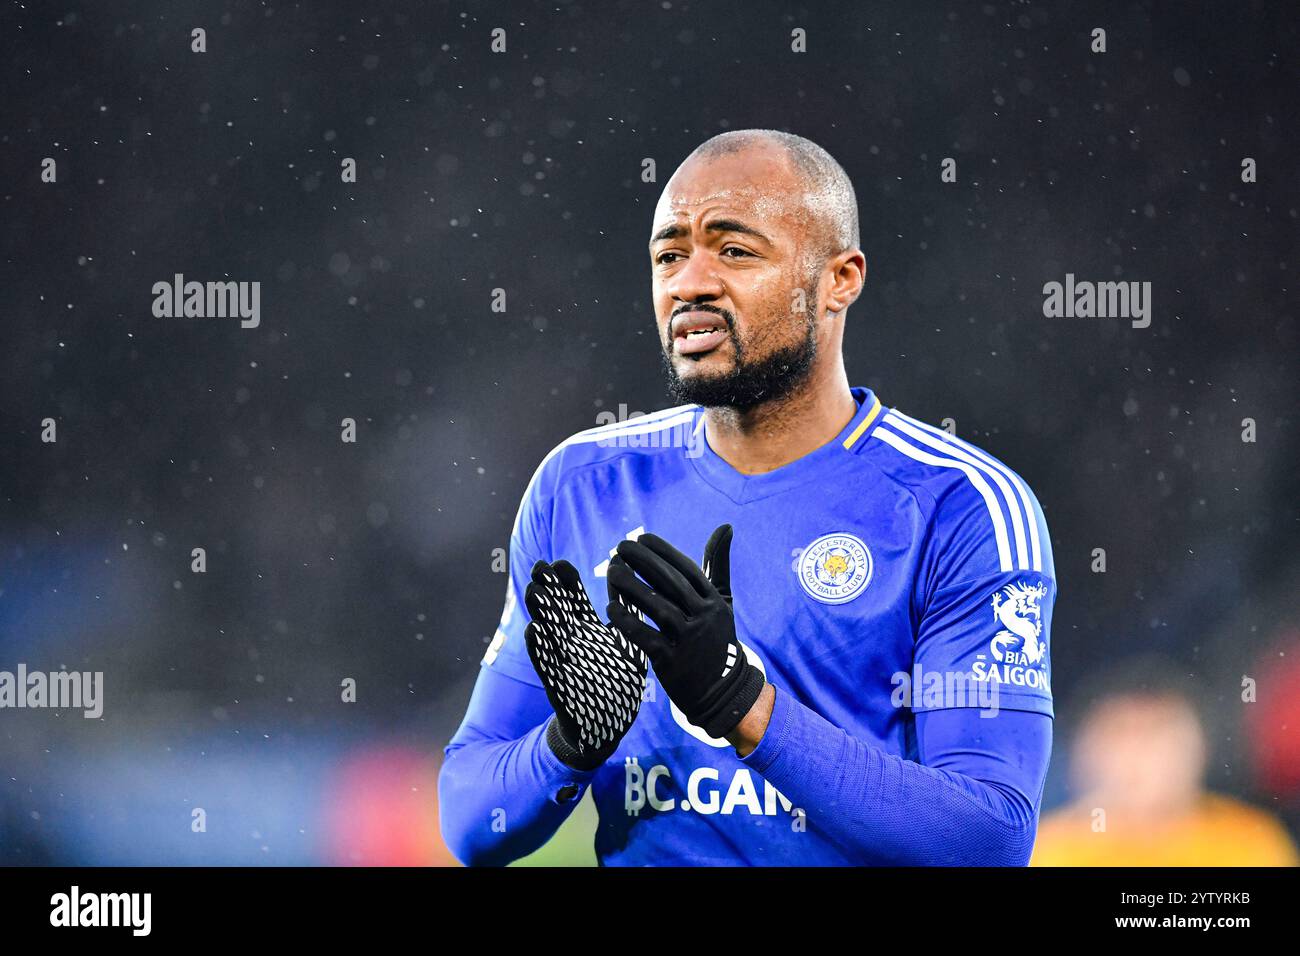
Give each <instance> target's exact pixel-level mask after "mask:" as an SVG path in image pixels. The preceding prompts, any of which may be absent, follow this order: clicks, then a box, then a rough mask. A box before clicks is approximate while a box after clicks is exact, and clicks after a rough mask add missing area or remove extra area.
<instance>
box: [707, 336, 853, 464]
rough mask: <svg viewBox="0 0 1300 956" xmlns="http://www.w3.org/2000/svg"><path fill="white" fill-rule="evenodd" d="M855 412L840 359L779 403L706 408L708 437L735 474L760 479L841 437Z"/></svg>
mask: <svg viewBox="0 0 1300 956" xmlns="http://www.w3.org/2000/svg"><path fill="white" fill-rule="evenodd" d="M856 412H857V404H856V403H855V402H854V400H853V393H852V392H851V391H849V380H848V376H847V375H846V374H845V372H844V363H843V361H842V360H841V361H839V362H837V363H835V365H833V366H831V367H828V368H826V369H824V370H822V371H821V372H820V373H819V371H818V370H817V369H814V371H813V374H812V375H811V376H810V377H809V379H808V381H807V382H805V383H804V385H802V386H801V387H799V388H798V389H796V390H795V391H794V392H793V393H791V394H790V395H788V396H786V397H785V398H783V399H781V400H779V401H775V402H764V403H763V404H761V405H755V406H754V407H753V408H750V409H747V410H745V411H740V410H738V409H735V408H726V407H718V408H708V409H705V412H704V425H705V436H706V437H707V438H708V442H709V447H710V448H712V449H713V450H714V452H716V453H717V455H718V457H719V458H721V459H722V460H723V461H725V462H726V463H727V464H729V465H730V466H731V467H732V468H734V469H736V471H738V472H740V473H741V474H742V475H761V474H763V473H765V472H769V471H775V470H776V469H777V468H780V467H781V466H782V465H788V464H789V463H790V462H792V461H796V460H798V459H800V458H802V457H803V456H804V455H807V454H808V453H809V452H813V451H816V450H817V449H818V448H820V447H822V445H825V444H826V443H827V442H828V441H830V440H831V439H832V438H834V437H835V436H836V435H838V434H839V433H840V432H842V431H843V430H844V426H845V425H847V424H848V423H849V422H851V421H852V420H853V416H854V414H855V413H856Z"/></svg>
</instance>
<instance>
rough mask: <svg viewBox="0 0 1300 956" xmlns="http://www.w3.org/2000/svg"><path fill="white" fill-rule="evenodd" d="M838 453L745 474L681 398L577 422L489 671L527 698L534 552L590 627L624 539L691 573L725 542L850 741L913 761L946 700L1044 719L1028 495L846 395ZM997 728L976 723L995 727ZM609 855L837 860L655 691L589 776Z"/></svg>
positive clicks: (620, 858)
mask: <svg viewBox="0 0 1300 956" xmlns="http://www.w3.org/2000/svg"><path fill="white" fill-rule="evenodd" d="M853 396H854V399H855V400H856V401H857V403H858V407H857V412H856V414H855V415H854V417H853V420H852V421H850V422H849V423H848V424H847V425H846V426H845V427H844V429H843V431H842V432H841V433H840V434H839V435H837V436H836V437H835V438H834V439H833V440H832V441H830V442H828V443H827V444H825V445H823V446H822V447H820V448H818V449H817V450H815V451H813V452H811V453H809V454H807V455H805V456H804V457H802V458H800V459H798V460H796V461H793V462H791V463H789V464H787V465H784V466H783V467H781V468H778V469H776V470H775V471H771V472H767V473H765V474H759V475H744V474H741V473H740V472H738V471H736V470H735V469H734V468H732V467H731V465H729V464H728V463H727V462H726V461H724V460H723V459H722V458H720V457H719V456H718V455H717V454H716V453H715V452H714V451H713V450H712V449H711V448H710V447H709V444H708V440H707V435H706V429H705V424H704V410H703V409H702V408H701V407H700V406H697V405H684V406H680V407H676V408H670V409H666V410H663V411H659V412H655V413H653V414H650V415H646V416H642V417H638V418H633V419H631V420H629V421H626V422H619V423H614V424H610V425H604V426H600V427H596V428H591V429H587V430H586V431H582V432H579V433H578V434H576V435H574V436H572V437H571V438H569V439H567V440H566V441H564V442H562V443H561V444H559V445H558V446H557V447H556V448H555V449H554V450H553V451H552V452H551V453H550V454H549V455H547V457H546V458H545V459H544V460H543V462H542V464H541V465H540V466H539V467H538V469H537V471H536V473H535V474H534V475H533V478H532V480H531V482H530V483H529V485H528V489H527V491H526V492H525V494H524V498H523V501H522V502H521V504H520V508H519V512H518V515H517V517H516V520H515V524H514V529H513V532H512V535H511V541H510V584H509V588H508V592H507V597H506V604H505V609H504V612H503V614H502V618H501V623H500V627H499V628H498V630H497V632H496V635H495V637H494V639H493V641H492V643H491V645H490V646H489V648H488V651H487V653H486V655H485V657H484V660H483V665H484V666H485V667H491V668H494V669H496V670H498V671H500V672H503V673H505V674H507V675H509V676H510V677H514V678H516V679H518V680H521V681H526V682H528V683H529V684H532V685H534V686H540V681H539V680H538V678H537V675H536V674H535V673H534V671H533V667H532V664H531V662H530V661H529V659H528V653H527V649H526V648H525V646H524V638H523V630H524V626H525V625H526V624H527V615H528V612H527V610H526V609H525V607H524V606H523V602H522V600H521V598H522V595H523V592H524V589H525V587H526V586H527V584H528V580H529V573H530V570H531V568H532V566H533V564H534V563H535V562H536V561H537V560H539V559H540V560H547V561H555V560H559V559H560V558H564V559H566V560H568V561H570V562H571V563H572V564H573V565H574V566H575V567H576V568H577V569H578V571H579V572H580V574H581V575H582V578H583V581H584V584H585V585H586V587H587V590H588V594H589V596H590V598H591V601H592V604H593V605H594V606H595V607H596V609H597V610H598V612H600V613H601V614H602V616H603V613H604V609H605V606H606V604H607V603H608V595H607V592H606V584H605V572H606V569H607V567H608V563H609V559H610V557H611V556H612V555H613V554H614V548H615V546H616V545H617V544H618V542H619V541H621V540H622V539H624V538H629V537H631V538H635V537H636V536H637V535H639V534H642V533H644V532H653V533H654V534H657V535H659V536H661V537H662V538H664V539H666V540H667V541H669V542H671V543H672V544H673V545H674V546H676V547H677V548H679V549H680V550H681V551H683V552H684V553H686V554H688V555H690V556H691V557H693V558H694V559H695V560H696V561H697V562H698V561H700V560H701V559H702V557H703V551H704V545H705V542H706V541H707V540H708V538H709V535H710V534H711V533H712V532H713V530H714V529H715V528H716V527H717V526H718V525H720V524H724V523H730V524H731V525H732V526H733V528H734V529H735V534H734V539H733V543H732V548H731V584H732V594H733V595H734V612H735V620H736V633H737V637H738V638H739V639H740V641H741V642H742V643H743V645H744V648H745V651H746V653H747V655H748V656H749V658H750V660H751V661H753V663H755V665H756V666H758V667H759V668H760V669H762V671H763V673H764V674H765V675H766V677H767V680H768V681H769V682H771V683H772V684H773V685H775V686H776V687H777V688H778V689H779V691H781V692H784V693H788V694H789V695H791V696H792V697H793V698H794V699H796V700H798V701H799V702H800V703H802V704H804V705H805V706H807V707H809V708H811V709H812V710H814V711H816V712H817V713H818V714H820V715H821V716H822V717H824V718H826V720H828V721H830V722H831V723H832V724H834V725H835V726H837V727H839V728H841V729H842V730H844V731H845V732H847V733H848V734H850V735H851V736H853V737H856V738H859V739H861V740H863V741H866V742H867V743H869V744H872V745H874V746H876V747H879V748H881V749H883V750H884V751H886V752H888V753H890V754H894V755H897V756H900V757H903V758H905V759H915V758H916V737H915V726H914V724H915V716H914V715H915V714H916V713H917V712H919V711H922V710H927V709H937V708H944V707H960V706H968V707H981V708H989V707H994V708H1002V709H1007V710H1023V711H1034V712H1037V713H1041V714H1045V715H1047V716H1049V717H1050V716H1052V713H1053V712H1052V691H1051V681H1050V671H1051V667H1050V665H1051V660H1050V642H1049V635H1050V631H1051V614H1052V605H1053V601H1054V600H1055V588H1056V586H1055V575H1054V570H1053V564H1052V549H1051V544H1050V541H1049V538H1048V532H1047V525H1046V523H1045V521H1044V518H1043V514H1042V511H1041V509H1040V507H1039V505H1038V502H1037V500H1036V499H1035V498H1034V496H1033V494H1032V492H1031V491H1030V489H1029V488H1028V486H1027V485H1026V484H1025V482H1024V481H1023V480H1022V479H1021V478H1020V477H1019V476H1018V475H1016V474H1015V473H1014V472H1013V471H1011V470H1010V469H1009V468H1007V467H1006V466H1005V465H1003V464H1002V463H1001V462H999V461H997V460H996V459H994V458H993V457H992V456H990V455H988V454H987V453H985V452H984V451H981V450H980V449H979V448H977V447H975V446H973V445H971V444H969V443H967V442H964V441H961V440H960V439H957V438H955V437H954V436H952V435H950V434H948V433H947V432H945V431H943V430H941V429H937V428H934V427H933V426H930V425H926V424H924V423H922V422H919V421H917V420H915V419H912V418H910V417H908V416H907V415H904V414H903V413H901V412H899V411H898V410H896V409H889V408H885V407H884V406H882V404H881V402H880V400H879V399H878V398H877V397H876V396H875V395H874V394H873V393H872V392H871V391H870V390H869V389H866V388H854V389H853ZM994 729H995V728H991V731H992V730H994ZM591 787H592V792H593V797H594V799H595V803H596V806H597V808H598V810H599V813H600V824H599V828H598V832H597V838H596V851H597V855H598V857H599V858H600V860H601V861H602V862H603V863H618V864H622V865H638V864H665V863H674V862H680V863H691V864H709V863H713V862H716V863H719V864H723V863H729V864H734V863H736V862H738V860H739V861H745V860H751V861H754V862H763V863H773V862H782V861H788V862H798V863H827V864H837V863H845V862H849V861H848V860H847V859H846V857H845V856H844V854H843V853H842V852H841V851H840V849H838V848H837V847H836V846H835V845H834V844H833V843H831V842H830V841H822V842H821V843H818V842H817V841H818V840H819V839H820V838H819V837H817V836H816V835H815V834H811V833H807V832H801V830H802V828H800V827H798V826H797V825H796V826H792V825H791V818H792V817H794V818H796V819H797V817H798V814H799V813H800V809H799V808H798V807H796V806H792V805H791V802H790V801H789V800H788V799H786V798H785V796H784V795H783V794H781V793H780V792H779V791H777V790H775V789H774V788H773V787H772V786H771V785H770V784H768V783H767V782H766V781H764V780H763V779H762V778H761V777H759V776H758V775H757V774H755V773H754V772H753V771H752V770H751V768H750V767H748V766H746V765H745V763H744V762H742V761H741V760H740V759H739V758H738V757H737V756H736V754H735V751H734V749H733V748H732V747H731V745H730V744H728V743H727V742H726V741H724V740H715V739H711V738H709V737H708V736H707V735H706V734H705V733H704V732H703V731H702V730H700V729H699V728H697V727H694V726H692V725H691V724H690V723H689V722H688V721H687V720H686V719H685V717H684V716H683V715H682V713H681V712H680V711H679V710H678V709H677V708H676V707H675V706H674V705H673V704H672V702H671V701H670V700H669V699H668V697H667V695H666V694H665V693H664V692H663V688H662V687H661V686H659V685H658V682H657V681H656V680H655V678H654V672H653V669H652V670H651V672H650V675H649V680H648V683H647V689H646V694H645V698H644V701H643V703H642V706H641V711H640V714H639V716H638V717H637V720H636V723H635V724H634V725H633V726H632V729H631V730H630V731H629V732H628V734H627V735H626V737H624V739H623V741H622V743H621V745H620V747H619V749H618V751H617V753H616V754H615V755H614V756H613V757H612V758H611V759H610V760H609V761H608V762H607V763H606V764H605V765H604V766H603V767H602V768H601V769H600V770H599V771H598V772H597V773H596V775H595V777H594V779H593V780H592V783H591Z"/></svg>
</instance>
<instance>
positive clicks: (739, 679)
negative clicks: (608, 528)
mask: <svg viewBox="0 0 1300 956" xmlns="http://www.w3.org/2000/svg"><path fill="white" fill-rule="evenodd" d="M617 550H618V554H617V556H616V557H614V558H611V559H610V562H609V572H608V577H607V578H606V581H607V582H608V585H609V597H610V603H609V607H608V608H606V614H608V615H609V622H610V624H611V625H613V626H614V627H617V628H618V629H619V630H620V631H622V632H623V633H624V634H626V635H627V636H628V638H629V639H631V640H632V642H633V643H635V644H636V645H637V646H638V647H640V648H641V649H642V650H643V651H645V653H646V656H647V657H649V658H650V663H651V664H653V665H654V669H655V674H656V675H657V676H658V678H659V681H660V683H662V684H663V685H664V690H665V691H667V692H668V696H669V697H670V698H672V701H673V703H674V704H676V705H677V706H678V708H680V710H681V712H682V713H683V714H685V715H686V719H687V720H689V721H690V722H691V723H692V724H694V725H695V726H697V727H700V728H702V729H703V730H704V732H705V733H706V734H708V735H709V736H710V737H723V736H725V735H726V734H728V733H730V732H731V731H732V730H734V729H735V727H736V725H737V724H739V723H740V721H741V720H742V719H743V718H744V716H745V715H746V714H747V713H749V709H750V708H751V707H753V706H754V702H755V701H756V700H758V695H759V692H760V691H762V689H763V684H764V683H765V681H764V680H763V674H762V672H761V671H760V670H759V669H758V668H757V667H755V666H754V665H753V664H751V663H749V661H748V660H746V659H745V653H744V651H743V650H742V649H741V646H740V642H739V641H738V640H736V623H735V618H734V617H733V616H732V612H731V525H729V524H724V525H722V527H720V528H718V529H717V530H716V531H714V532H713V535H712V537H710V538H709V543H708V544H707V545H706V546H705V548H704V570H703V571H701V570H700V569H699V568H698V567H696V566H695V562H694V561H692V560H691V559H690V558H688V557H687V556H686V555H684V554H682V553H681V552H680V551H678V550H677V549H676V548H674V547H673V546H672V545H671V544H669V543H668V542H667V541H665V540H664V539H663V538H661V537H659V536H658V535H654V534H643V535H641V537H639V538H637V539H636V540H635V541H621V542H619V545H618V549H617ZM633 572H636V573H635V574H634V573H633ZM637 574H639V575H641V577H642V578H644V579H645V581H644V582H643V581H641V580H640V579H639V578H638V577H637ZM647 582H648V584H649V586H647ZM624 603H626V604H630V605H632V606H633V607H635V608H639V609H640V610H641V611H643V612H644V613H645V614H646V616H647V617H649V618H650V620H652V621H653V622H654V623H655V625H656V626H657V627H658V628H659V630H657V631H656V630H655V629H654V628H652V627H650V626H648V625H647V624H645V623H643V622H642V621H641V620H640V619H639V618H638V617H637V616H636V615H635V614H634V613H633V612H632V611H630V610H629V609H628V608H627V607H625V606H624Z"/></svg>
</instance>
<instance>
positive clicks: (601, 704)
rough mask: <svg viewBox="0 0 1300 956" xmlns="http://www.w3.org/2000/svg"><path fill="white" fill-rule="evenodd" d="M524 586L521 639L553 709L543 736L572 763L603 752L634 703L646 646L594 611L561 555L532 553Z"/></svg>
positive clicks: (589, 762) (630, 717) (619, 734)
mask: <svg viewBox="0 0 1300 956" xmlns="http://www.w3.org/2000/svg"><path fill="white" fill-rule="evenodd" d="M531 576H532V581H531V583H529V585H528V588H527V590H525V592H524V605H525V606H526V607H527V608H528V613H529V615H530V616H531V618H532V620H531V621H529V623H528V626H527V627H526V628H525V629H524V643H525V644H526V645H527V647H528V656H529V658H530V659H531V660H532V662H533V668H534V669H535V670H536V671H537V675H538V677H540V678H541V680H542V687H543V688H544V689H545V691H546V697H547V699H548V700H549V701H550V702H551V707H552V708H553V709H554V710H555V717H554V718H552V720H551V722H550V724H549V725H548V726H547V728H546V742H547V744H549V745H550V748H551V750H552V751H553V752H554V753H555V755H556V756H557V757H559V758H560V760H562V761H563V762H564V763H565V764H567V765H568V766H570V767H573V768H574V769H575V770H594V769H595V768H596V767H599V766H600V765H601V764H602V763H604V762H605V761H606V760H608V759H609V757H610V756H611V755H612V754H613V753H614V750H615V749H616V748H617V747H618V742H619V741H620V740H622V739H623V735H624V734H626V733H627V731H628V728H630V727H631V726H632V722H633V721H634V720H636V715H637V711H638V710H639V708H640V707H641V695H642V693H644V691H645V675H646V659H645V654H643V653H642V652H641V650H640V649H639V648H638V647H636V645H634V644H632V643H631V642H630V641H628V639H627V638H626V637H624V636H623V635H622V634H620V633H619V632H618V631H617V630H615V629H614V628H611V627H609V626H607V625H605V624H604V623H602V622H601V620H600V618H599V617H597V616H596V611H595V609H594V608H593V607H592V606H591V601H590V600H588V598H587V591H586V589H585V588H584V587H583V586H582V578H581V577H579V575H578V571H577V569H576V568H574V566H573V565H572V564H570V563H569V562H568V561H564V560H560V561H556V562H555V563H554V564H547V563H546V562H545V561H538V562H537V563H536V564H535V565H533V569H532V575H531Z"/></svg>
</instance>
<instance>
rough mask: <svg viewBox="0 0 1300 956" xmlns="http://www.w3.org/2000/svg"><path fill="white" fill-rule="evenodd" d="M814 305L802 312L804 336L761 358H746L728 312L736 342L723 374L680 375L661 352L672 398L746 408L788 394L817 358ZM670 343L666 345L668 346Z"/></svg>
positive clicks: (689, 402)
mask: <svg viewBox="0 0 1300 956" xmlns="http://www.w3.org/2000/svg"><path fill="white" fill-rule="evenodd" d="M815 315H817V309H816V305H815V303H814V308H813V309H812V310H811V311H810V312H806V313H805V322H804V330H805V334H804V336H803V338H802V339H801V340H800V341H798V342H796V343H795V344H794V345H788V346H785V347H783V348H779V349H777V350H776V351H774V352H772V353H771V354H770V355H766V356H764V357H763V358H761V359H755V360H753V361H749V362H747V361H745V352H744V348H743V347H742V345H741V343H740V340H739V339H738V338H736V335H735V328H734V325H733V323H732V319H731V316H730V315H727V316H726V319H727V328H728V331H729V332H730V333H731V341H732V342H734V343H735V346H736V363H735V367H734V368H733V369H732V370H731V371H730V372H727V373H726V374H725V375H716V376H712V377H708V378H704V377H695V378H691V379H683V378H682V377H681V376H679V375H678V374H677V369H676V368H675V367H674V366H673V362H672V359H671V358H670V357H669V352H668V351H664V352H661V353H660V356H661V357H662V359H663V362H664V368H665V370H666V372H667V374H668V393H669V394H670V395H671V396H672V399H673V401H675V402H678V403H680V404H685V405H700V406H703V407H704V408H733V409H735V410H736V411H739V412H747V411H749V410H750V409H752V408H755V407H757V406H759V405H763V404H765V403H768V402H779V401H781V400H782V399H784V398H787V397H788V396H789V395H790V394H791V393H793V392H794V391H795V390H796V389H797V388H798V387H799V386H800V385H802V384H803V383H804V382H805V381H807V380H808V376H809V374H810V373H811V372H812V367H813V363H814V361H815V360H816V358H817V323H816V321H815V320H814V318H813V316H815ZM671 347H672V346H671V345H670V346H669V349H671Z"/></svg>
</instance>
